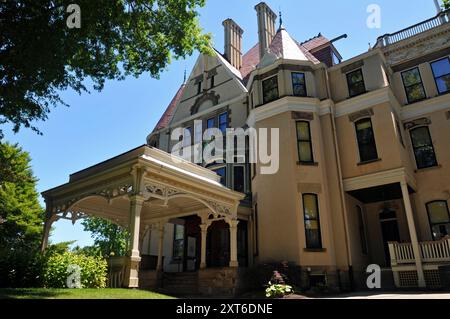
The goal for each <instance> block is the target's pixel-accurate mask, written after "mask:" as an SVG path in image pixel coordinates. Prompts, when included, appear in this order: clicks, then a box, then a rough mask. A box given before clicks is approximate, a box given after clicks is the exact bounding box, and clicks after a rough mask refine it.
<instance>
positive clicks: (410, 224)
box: [400, 182, 426, 287]
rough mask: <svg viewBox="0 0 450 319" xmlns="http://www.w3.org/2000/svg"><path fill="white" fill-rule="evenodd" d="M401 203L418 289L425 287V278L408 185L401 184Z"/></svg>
mask: <svg viewBox="0 0 450 319" xmlns="http://www.w3.org/2000/svg"><path fill="white" fill-rule="evenodd" d="M400 184H401V188H402V194H403V203H404V205H405V212H406V220H407V221H408V229H409V236H410V237H411V244H412V247H413V251H414V259H415V261H416V268H417V279H418V285H419V287H426V283H425V276H424V274H423V266H422V258H421V255H420V246H419V241H418V240H417V232H416V226H415V224H414V216H413V211H412V207H411V200H410V198H409V191H408V184H407V183H406V182H401V183H400Z"/></svg>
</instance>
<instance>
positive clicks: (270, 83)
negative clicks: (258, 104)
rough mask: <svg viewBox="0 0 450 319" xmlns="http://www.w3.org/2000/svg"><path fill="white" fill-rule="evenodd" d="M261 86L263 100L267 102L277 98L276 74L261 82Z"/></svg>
mask: <svg viewBox="0 0 450 319" xmlns="http://www.w3.org/2000/svg"><path fill="white" fill-rule="evenodd" d="M262 86H263V102H264V103H268V102H271V101H273V100H276V99H278V76H274V77H271V78H270V79H267V80H264V81H263V82H262Z"/></svg>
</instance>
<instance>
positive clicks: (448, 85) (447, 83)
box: [436, 74, 450, 94]
mask: <svg viewBox="0 0 450 319" xmlns="http://www.w3.org/2000/svg"><path fill="white" fill-rule="evenodd" d="M436 85H437V88H438V91H439V93H440V94H442V93H447V92H448V91H450V74H447V75H444V76H441V77H440V78H437V79H436Z"/></svg>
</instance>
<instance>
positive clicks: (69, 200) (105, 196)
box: [42, 145, 244, 227]
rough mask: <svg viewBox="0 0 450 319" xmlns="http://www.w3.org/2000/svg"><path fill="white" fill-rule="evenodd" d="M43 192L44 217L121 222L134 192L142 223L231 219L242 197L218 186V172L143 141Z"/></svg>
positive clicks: (125, 222)
mask: <svg viewBox="0 0 450 319" xmlns="http://www.w3.org/2000/svg"><path fill="white" fill-rule="evenodd" d="M42 196H43V197H44V198H45V201H46V204H47V218H52V219H54V220H57V219H60V218H64V219H71V220H72V221H73V222H75V221H76V220H77V219H78V218H82V217H85V216H86V215H92V216H97V217H102V218H105V219H108V220H111V221H112V222H114V223H117V224H119V225H122V226H124V227H128V226H129V222H130V198H132V197H136V196H137V197H140V198H142V200H143V208H142V213H141V224H142V225H143V226H145V225H149V224H152V223H155V222H158V221H161V220H168V219H170V218H177V217H182V216H187V215H191V214H206V218H207V217H208V216H210V215H211V217H210V218H214V219H217V218H230V219H235V218H237V207H238V205H239V202H240V201H241V200H242V199H243V198H244V194H241V193H238V192H235V191H232V190H230V189H228V188H226V187H224V186H223V185H221V184H220V176H218V175H217V174H216V173H214V172H212V171H210V170H208V169H205V168H203V167H200V166H198V165H195V164H193V163H191V162H188V161H185V160H183V159H180V158H177V157H174V156H172V155H171V154H168V153H166V152H163V151H161V150H158V149H156V148H152V147H148V146H146V145H144V146H140V147H138V148H135V149H132V150H130V151H128V152H126V153H123V154H121V155H118V156H116V157H113V158H111V159H109V160H106V161H104V162H101V163H99V164H96V165H94V166H91V167H89V168H86V169H84V170H81V171H79V172H76V173H74V174H72V175H70V178H69V182H68V183H66V184H63V185H61V186H58V187H55V188H52V189H50V190H47V191H45V192H43V193H42Z"/></svg>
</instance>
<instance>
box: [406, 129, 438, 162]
mask: <svg viewBox="0 0 450 319" xmlns="http://www.w3.org/2000/svg"><path fill="white" fill-rule="evenodd" d="M410 134H411V141H412V146H413V150H414V156H415V157H416V164H417V168H418V169H421V168H427V167H433V166H437V160H436V154H435V153H434V147H433V141H432V140H431V135H430V131H429V129H428V126H421V127H418V128H415V129H413V130H411V131H410Z"/></svg>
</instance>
